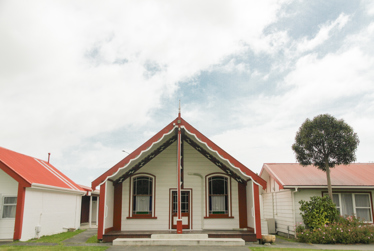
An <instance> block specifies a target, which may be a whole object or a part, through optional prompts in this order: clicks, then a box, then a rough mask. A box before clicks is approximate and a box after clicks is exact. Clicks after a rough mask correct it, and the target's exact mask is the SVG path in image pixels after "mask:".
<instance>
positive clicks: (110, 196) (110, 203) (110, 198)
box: [104, 180, 114, 229]
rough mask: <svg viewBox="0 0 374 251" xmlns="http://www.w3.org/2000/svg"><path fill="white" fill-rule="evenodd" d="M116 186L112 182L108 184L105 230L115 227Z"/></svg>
mask: <svg viewBox="0 0 374 251" xmlns="http://www.w3.org/2000/svg"><path fill="white" fill-rule="evenodd" d="M113 208H114V186H113V182H112V181H109V180H108V181H107V182H106V188H105V220H104V222H105V226H104V229H107V228H111V227H113Z"/></svg>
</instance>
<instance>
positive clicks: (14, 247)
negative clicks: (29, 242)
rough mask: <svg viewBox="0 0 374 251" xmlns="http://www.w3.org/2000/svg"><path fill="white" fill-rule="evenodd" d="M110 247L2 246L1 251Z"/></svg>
mask: <svg viewBox="0 0 374 251" xmlns="http://www.w3.org/2000/svg"><path fill="white" fill-rule="evenodd" d="M108 248H109V247H108V246H105V247H72V246H0V250H1V251H8V250H27V251H39V250H41V251H44V250H45V251H47V250H48V251H68V250H69V251H70V250H72V251H104V250H107V249H108Z"/></svg>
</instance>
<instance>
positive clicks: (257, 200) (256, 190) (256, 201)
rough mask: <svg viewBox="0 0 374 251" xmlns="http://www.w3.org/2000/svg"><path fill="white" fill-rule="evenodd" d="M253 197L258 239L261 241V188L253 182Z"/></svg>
mask: <svg viewBox="0 0 374 251" xmlns="http://www.w3.org/2000/svg"><path fill="white" fill-rule="evenodd" d="M253 196H254V204H255V219H256V238H257V239H258V240H260V239H261V238H262V234H261V215H260V193H259V187H258V185H257V184H256V183H254V182H253Z"/></svg>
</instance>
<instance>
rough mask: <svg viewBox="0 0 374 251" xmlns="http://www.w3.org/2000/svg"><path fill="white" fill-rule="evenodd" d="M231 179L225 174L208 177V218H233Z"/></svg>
mask: <svg viewBox="0 0 374 251" xmlns="http://www.w3.org/2000/svg"><path fill="white" fill-rule="evenodd" d="M230 204H231V198H230V180H229V178H228V177H226V176H223V175H214V176H210V177H208V179H207V215H208V218H210V217H211V218H229V217H230V218H231V210H230Z"/></svg>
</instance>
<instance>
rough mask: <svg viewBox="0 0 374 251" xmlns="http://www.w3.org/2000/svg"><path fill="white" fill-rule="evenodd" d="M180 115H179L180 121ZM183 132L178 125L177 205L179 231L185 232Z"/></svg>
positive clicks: (179, 232)
mask: <svg viewBox="0 0 374 251" xmlns="http://www.w3.org/2000/svg"><path fill="white" fill-rule="evenodd" d="M179 119H180V117H178V122H179ZM181 138H182V132H181V128H180V127H179V126H178V152H177V162H178V164H177V172H178V175H177V176H178V180H177V194H178V195H177V197H178V203H177V204H178V206H177V215H178V219H177V233H178V234H181V233H183V224H182V213H181V195H182V194H181V140H182V139H181Z"/></svg>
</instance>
